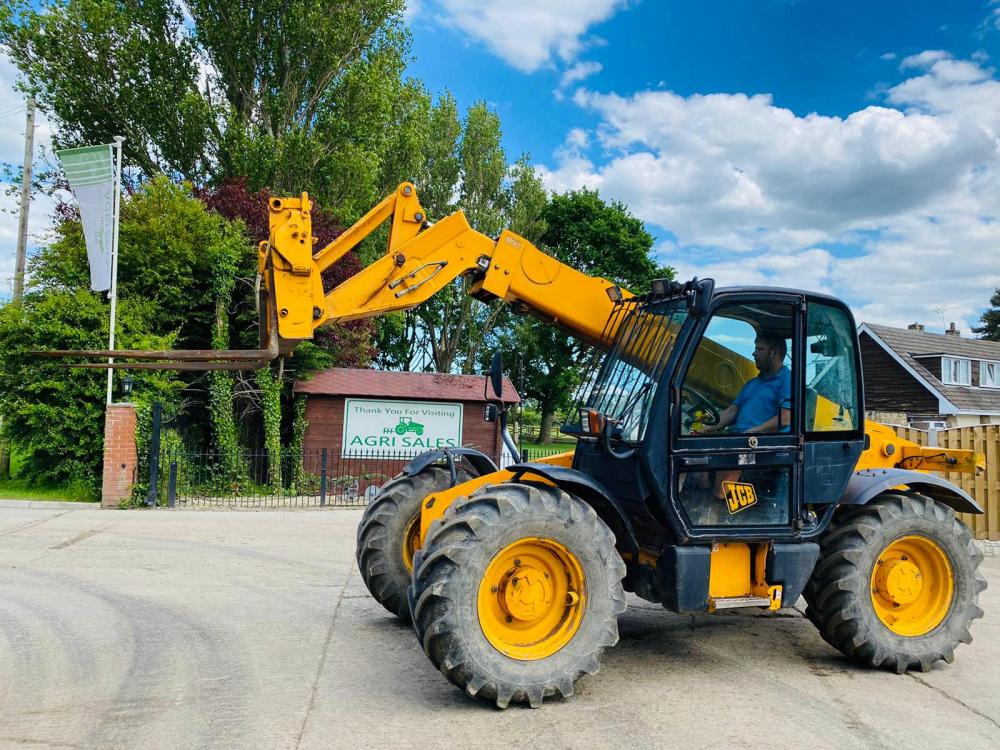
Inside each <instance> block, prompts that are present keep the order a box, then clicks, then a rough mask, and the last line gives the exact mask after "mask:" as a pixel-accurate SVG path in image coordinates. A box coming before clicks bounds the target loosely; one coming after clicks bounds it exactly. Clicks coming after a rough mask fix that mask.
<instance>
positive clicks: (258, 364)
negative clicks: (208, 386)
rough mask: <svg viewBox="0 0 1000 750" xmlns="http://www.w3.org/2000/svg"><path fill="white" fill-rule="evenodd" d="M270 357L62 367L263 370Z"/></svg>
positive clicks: (190, 370) (79, 364)
mask: <svg viewBox="0 0 1000 750" xmlns="http://www.w3.org/2000/svg"><path fill="white" fill-rule="evenodd" d="M269 362H270V360H269V359H250V360H241V361H237V362H211V361H209V362H206V361H200V362H198V361H194V362H192V361H186V362H75V363H74V362H67V363H64V364H63V365H62V367H69V368H73V367H82V368H85V369H88V370H109V369H110V370H183V371H185V372H202V371H212V370H261V369H263V368H264V367H267V365H268V363H269Z"/></svg>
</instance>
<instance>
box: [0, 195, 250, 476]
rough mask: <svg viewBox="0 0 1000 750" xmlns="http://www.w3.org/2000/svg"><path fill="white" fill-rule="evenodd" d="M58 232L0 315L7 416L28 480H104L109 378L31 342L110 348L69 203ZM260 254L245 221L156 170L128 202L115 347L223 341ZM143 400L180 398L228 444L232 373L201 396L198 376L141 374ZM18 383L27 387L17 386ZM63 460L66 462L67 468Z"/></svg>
mask: <svg viewBox="0 0 1000 750" xmlns="http://www.w3.org/2000/svg"><path fill="white" fill-rule="evenodd" d="M61 212H62V215H63V219H62V220H61V221H60V222H59V223H58V224H57V226H56V228H55V232H54V240H53V241H52V242H51V243H50V244H49V245H48V246H46V247H44V248H43V249H42V250H41V251H40V252H39V253H38V254H37V255H36V256H35V257H34V258H33V259H32V261H31V272H32V273H31V283H30V285H29V289H28V292H29V293H28V294H27V295H26V297H25V301H24V304H23V306H22V307H20V308H19V307H18V306H15V305H7V306H6V307H4V308H3V310H2V311H0V314H2V316H3V322H2V323H0V369H2V370H3V375H2V377H3V378H7V380H5V381H2V383H0V389H2V391H3V394H2V396H0V413H3V415H4V418H5V419H4V426H5V431H6V432H7V433H8V434H9V435H10V437H11V438H12V439H14V440H15V441H16V442H17V443H18V445H19V447H20V448H21V449H22V450H26V451H28V453H29V455H30V456H34V459H33V460H32V461H31V462H30V465H29V467H28V470H29V472H30V473H31V476H32V477H34V478H36V479H46V480H48V481H65V480H66V479H67V478H68V477H69V476H75V477H78V478H81V479H86V480H87V481H93V480H95V478H96V477H98V476H99V472H98V470H97V469H98V467H99V465H100V457H101V455H102V440H101V434H102V426H103V411H104V385H103V384H104V382H105V375H104V373H103V372H101V371H95V370H73V369H66V368H64V367H62V365H61V364H60V363H54V362H50V361H48V360H36V359H34V358H32V357H29V356H28V355H27V354H26V352H27V351H30V350H33V349H53V348H58V349H102V348H105V347H106V346H107V340H108V339H107V336H108V334H107V327H108V305H107V303H106V302H105V301H104V300H103V299H102V296H103V295H97V294H94V293H92V292H91V291H90V290H89V283H90V280H89V278H90V277H89V272H88V270H87V259H86V247H85V243H84V239H83V232H82V229H81V226H80V222H79V220H78V219H77V218H76V217H75V216H74V215H73V213H74V212H73V211H71V210H69V209H67V208H66V207H63V208H62V209H61ZM255 256H256V253H255V251H254V249H253V248H252V247H251V245H250V243H249V242H248V241H247V238H246V235H245V233H244V231H243V226H242V224H240V223H234V222H229V221H227V220H225V219H223V218H222V217H221V216H219V215H217V214H214V213H210V212H209V211H208V210H207V209H206V208H205V206H204V205H203V204H202V203H201V202H200V201H199V200H197V199H195V198H194V197H193V195H192V194H191V190H190V189H189V188H187V187H185V186H182V185H175V184H172V183H170V182H169V181H168V180H166V179H165V178H158V179H156V180H153V181H151V182H149V183H147V184H146V185H144V186H143V187H142V188H141V189H140V190H139V191H138V192H137V193H135V194H134V195H133V196H131V198H129V199H128V200H126V201H125V202H124V203H123V206H122V220H121V232H120V245H119V264H118V266H119V268H118V271H119V306H118V335H117V343H118V345H119V346H121V347H124V348H136V349H170V348H179V347H185V348H208V347H210V346H214V347H215V348H226V346H227V345H228V342H229V338H230V332H229V328H230V323H231V319H232V316H231V315H230V312H229V311H230V309H231V306H232V300H233V285H234V281H235V279H236V277H237V276H240V275H244V276H245V275H247V274H250V273H252V272H251V270H250V269H252V268H254V264H255V263H256V257H255ZM135 377H136V380H137V385H136V389H135V399H136V400H138V401H140V402H147V403H148V402H151V401H152V400H160V401H161V402H163V403H164V405H165V406H166V407H167V408H168V410H169V411H176V410H177V409H178V408H179V407H180V406H181V398H180V389H181V388H184V387H185V386H188V387H190V386H192V385H195V384H196V383H197V386H196V387H194V388H192V389H191V390H189V391H188V392H187V394H186V395H187V396H188V398H185V399H184V402H183V403H184V409H185V410H186V411H187V412H188V413H189V414H195V415H198V416H200V414H201V412H204V413H205V416H206V417H207V419H205V420H204V421H205V422H206V423H207V425H208V426H210V427H211V436H212V439H213V441H214V442H215V443H216V445H217V446H219V447H220V448H222V447H225V446H228V445H231V444H232V442H233V434H234V431H235V429H236V427H235V423H234V420H233V418H232V395H231V392H232V380H231V379H228V378H226V377H224V376H220V374H219V373H214V374H212V375H211V376H210V377H209V378H208V379H209V389H208V390H209V393H208V394H207V395H204V394H203V388H202V387H201V385H200V381H197V380H195V378H197V377H198V376H191V375H188V376H186V377H181V376H179V375H178V374H176V373H170V372H165V373H148V372H143V371H136V373H135ZM19 379H23V381H24V382H27V383H30V386H29V387H26V388H18V387H15V385H14V384H15V383H17V382H18V380H19ZM62 457H65V458H66V466H65V467H62V466H60V462H61V461H62Z"/></svg>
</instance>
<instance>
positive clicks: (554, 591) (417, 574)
mask: <svg viewBox="0 0 1000 750" xmlns="http://www.w3.org/2000/svg"><path fill="white" fill-rule="evenodd" d="M624 575H625V564H624V563H623V562H622V559H621V557H620V556H619V555H618V552H617V550H616V549H615V538H614V535H613V534H612V533H611V530H610V529H609V528H608V527H607V526H606V525H605V524H604V522H603V521H602V520H601V519H600V518H598V516H597V514H596V513H595V512H594V510H593V509H592V508H591V507H590V506H588V505H587V504H586V503H584V502H583V501H581V500H580V499H578V498H576V497H573V496H572V495H569V494H567V493H566V492H563V491H562V490H560V489H558V488H555V487H551V486H548V485H541V484H538V485H534V484H521V483H505V484H500V485H489V486H486V487H483V488H481V489H479V490H477V491H476V492H474V493H473V494H472V495H471V496H469V497H468V498H465V499H463V500H459V501H457V502H456V503H455V504H454V505H452V506H451V507H450V508H449V509H448V511H447V512H446V513H445V515H444V517H443V518H442V519H440V520H439V521H437V522H435V523H434V524H432V525H431V528H430V530H429V531H428V535H427V539H426V545H425V547H424V548H423V549H422V550H420V551H419V552H418V553H417V555H416V557H415V559H414V572H413V587H412V589H411V591H410V595H411V600H410V601H411V606H412V609H413V625H414V628H415V630H416V633H417V637H418V638H419V639H420V641H421V643H422V644H423V647H424V651H425V652H426V653H427V656H428V657H430V660H431V662H433V664H434V666H436V667H437V668H438V669H439V670H441V672H442V673H443V674H444V676H445V677H447V678H448V680H450V681H451V682H452V683H454V684H455V685H457V686H458V687H460V688H462V689H463V690H465V691H466V692H467V693H468V694H469V695H471V696H474V697H477V698H481V699H484V700H490V701H493V702H495V703H496V705H497V706H499V707H500V708H506V707H507V705H508V704H509V703H510V702H512V701H513V702H515V703H523V702H527V703H529V704H530V705H531V706H532V707H538V706H540V705H541V703H542V701H543V700H544V699H545V698H546V697H549V696H553V695H562V696H569V695H571V694H572V693H573V686H574V684H575V683H576V681H577V680H578V679H579V678H580V677H581V676H582V675H583V674H585V673H587V674H594V673H596V672H597V671H598V669H599V668H600V657H601V654H602V652H603V651H604V649H605V648H606V647H608V646H613V645H614V644H615V643H617V642H618V615H619V614H621V613H622V612H624V611H625V606H626V603H625V592H624V591H623V590H622V578H623V576H624Z"/></svg>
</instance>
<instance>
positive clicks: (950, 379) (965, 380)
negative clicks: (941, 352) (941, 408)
mask: <svg viewBox="0 0 1000 750" xmlns="http://www.w3.org/2000/svg"><path fill="white" fill-rule="evenodd" d="M941 382H942V383H944V384H945V385H972V361H971V360H968V359H956V358H955V357H941Z"/></svg>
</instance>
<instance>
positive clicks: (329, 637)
mask: <svg viewBox="0 0 1000 750" xmlns="http://www.w3.org/2000/svg"><path fill="white" fill-rule="evenodd" d="M351 572H352V569H351V568H348V571H347V575H346V576H345V577H344V585H343V588H342V589H341V590H340V596H338V597H337V606H335V607H334V608H333V617H331V618H330V627H329V628H328V629H327V631H326V641H325V642H324V643H323V655H322V656H321V657H320V660H319V666H318V667H317V669H316V678H315V679H314V680H313V686H312V690H311V691H310V693H309V703H308V704H307V705H306V713H305V716H303V717H302V726H301V727H299V733H298V736H296V738H295V747H296V750H298V747H299V745H301V744H302V736H303V735H304V734H305V732H306V725H307V724H308V723H309V717H310V716H311V715H312V710H313V706H314V705H316V695H317V693H319V680H320V677H322V676H323V669H324V667H326V657H327V655H328V654H329V653H330V642H331V641H333V631H334V628H335V626H336V625H337V615H338V614H339V613H340V605H341V603H342V602H343V601H344V594H345V593H347V584H348V582H349V581H350V579H351Z"/></svg>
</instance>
